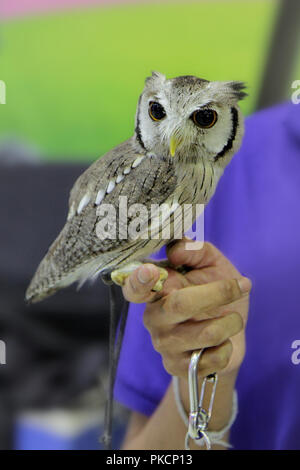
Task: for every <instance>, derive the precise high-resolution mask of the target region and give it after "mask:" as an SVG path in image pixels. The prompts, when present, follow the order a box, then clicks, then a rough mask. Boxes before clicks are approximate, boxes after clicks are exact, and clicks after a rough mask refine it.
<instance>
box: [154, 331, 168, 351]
mask: <svg viewBox="0 0 300 470" xmlns="http://www.w3.org/2000/svg"><path fill="white" fill-rule="evenodd" d="M151 337H152V343H153V347H154V349H155V350H156V351H157V352H159V353H165V352H166V351H168V340H167V336H166V335H165V334H164V333H162V332H161V331H155V332H153V331H152V333H151Z"/></svg>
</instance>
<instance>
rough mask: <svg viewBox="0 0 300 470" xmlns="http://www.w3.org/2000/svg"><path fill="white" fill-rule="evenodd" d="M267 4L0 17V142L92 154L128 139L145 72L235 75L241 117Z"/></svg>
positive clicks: (267, 28) (265, 31)
mask: <svg viewBox="0 0 300 470" xmlns="http://www.w3.org/2000/svg"><path fill="white" fill-rule="evenodd" d="M277 6H278V5H277V2H276V1H275V0H258V1H246V0H244V1H241V0H239V1H237V0H236V1H219V2H218V1H206V2H202V1H200V2H193V3H190V2H184V3H182V2H181V3H167V4H166V3H165V4H157V3H156V4H129V5H114V6H107V5H106V6H98V7H94V8H86V9H75V10H68V11H64V12H62V11H60V12H52V13H51V14H47V15H46V14H45V15H36V16H29V17H23V18H18V19H10V20H6V21H5V22H3V23H2V25H1V30H0V79H2V80H4V81H5V82H6V86H7V104H6V105H5V106H0V138H1V139H2V140H3V139H8V138H12V137H14V138H16V139H18V141H20V142H23V143H25V144H26V145H34V146H36V147H37V149H38V151H39V153H40V154H41V155H42V156H43V158H45V159H47V160H49V159H52V160H54V159H55V160H57V159H60V160H62V159H63V160H73V161H74V160H77V161H78V160H86V161H89V160H91V159H94V158H95V157H98V156H100V155H101V154H103V153H105V152H106V151H107V150H109V149H110V148H111V147H113V146H115V145H116V144H118V143H119V142H121V141H122V140H125V139H127V138H128V137H130V136H131V135H132V133H133V128H134V114H135V108H136V104H137V99H138V96H139V93H140V92H141V90H142V88H143V82H144V79H145V77H146V76H148V75H149V74H150V72H151V70H159V71H161V72H163V73H165V74H166V75H167V76H168V77H172V76H176V75H181V74H184V75H185V74H189V75H190V74H193V75H197V76H200V77H203V78H207V79H211V80H214V79H215V80H223V79H224V80H228V79H237V80H244V81H246V82H247V84H248V86H249V90H248V91H249V94H250V96H249V98H248V99H247V100H246V101H244V102H243V103H242V108H243V111H244V112H245V113H246V114H249V113H251V112H252V111H253V110H254V108H255V103H256V99H257V95H258V91H259V85H260V82H261V78H262V72H263V66H264V63H265V60H266V55H267V52H268V47H269V45H270V39H271V33H272V28H273V26H274V20H275V18H276V11H277ZM298 70H299V72H300V63H299V67H298ZM298 75H300V73H299V74H298ZM287 92H288V90H287Z"/></svg>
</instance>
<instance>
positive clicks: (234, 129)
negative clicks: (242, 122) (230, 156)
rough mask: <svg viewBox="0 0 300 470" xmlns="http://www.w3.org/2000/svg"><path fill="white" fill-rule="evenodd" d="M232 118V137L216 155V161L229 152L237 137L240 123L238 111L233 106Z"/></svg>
mask: <svg viewBox="0 0 300 470" xmlns="http://www.w3.org/2000/svg"><path fill="white" fill-rule="evenodd" d="M231 119H232V129H231V134H230V137H229V139H228V141H227V144H226V145H224V147H223V149H222V150H221V152H219V153H218V154H217V155H216V156H215V162H216V161H217V160H219V158H221V157H223V156H224V155H225V153H226V152H228V150H230V149H231V148H232V145H233V142H234V140H235V138H236V132H237V128H238V123H239V119H238V112H237V110H236V108H231Z"/></svg>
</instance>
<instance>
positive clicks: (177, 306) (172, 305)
mask: <svg viewBox="0 0 300 470" xmlns="http://www.w3.org/2000/svg"><path fill="white" fill-rule="evenodd" d="M165 310H167V311H169V312H171V313H175V314H178V313H180V312H181V311H182V299H181V295H180V294H178V291H173V292H171V294H169V295H168V298H167V300H166V303H165Z"/></svg>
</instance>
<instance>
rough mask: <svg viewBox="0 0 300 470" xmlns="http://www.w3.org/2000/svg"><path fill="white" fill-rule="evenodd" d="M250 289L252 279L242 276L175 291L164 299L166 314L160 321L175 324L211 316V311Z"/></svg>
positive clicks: (163, 305) (163, 306)
mask: <svg viewBox="0 0 300 470" xmlns="http://www.w3.org/2000/svg"><path fill="white" fill-rule="evenodd" d="M250 289H251V281H250V280H249V279H248V278H246V277H242V278H240V279H229V280H228V279H225V280H221V281H215V282H210V283H209V284H202V285H199V286H191V287H185V288H183V289H180V290H177V291H173V292H171V293H170V294H169V295H168V296H167V297H166V298H165V299H163V301H162V305H161V308H162V310H163V312H164V314H163V315H160V321H162V322H163V323H165V324H175V323H179V322H183V321H186V320H190V319H192V318H194V319H197V320H205V319H208V318H211V317H212V315H211V313H210V312H211V311H213V310H215V309H217V308H218V307H221V306H223V305H228V304H231V303H232V302H234V301H236V300H238V299H240V298H241V297H242V296H243V295H245V294H247V293H248V292H249V291H250ZM214 315H215V313H214Z"/></svg>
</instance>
